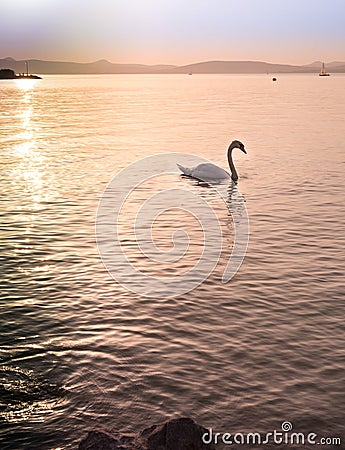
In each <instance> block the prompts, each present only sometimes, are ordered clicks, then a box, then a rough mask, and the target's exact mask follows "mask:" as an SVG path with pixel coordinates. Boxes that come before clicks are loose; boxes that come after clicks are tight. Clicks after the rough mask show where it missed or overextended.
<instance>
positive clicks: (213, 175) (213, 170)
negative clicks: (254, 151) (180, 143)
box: [177, 141, 247, 181]
mask: <svg viewBox="0 0 345 450" xmlns="http://www.w3.org/2000/svg"><path fill="white" fill-rule="evenodd" d="M234 148H238V149H240V150H241V151H242V152H243V153H247V152H246V150H245V148H244V145H243V144H242V142H240V141H232V142H231V144H230V146H229V148H228V162H229V167H230V171H231V175H230V174H229V173H228V172H227V171H226V170H224V169H222V168H221V167H218V166H216V165H215V164H212V163H202V164H199V165H197V166H195V167H191V168H188V167H183V166H181V165H180V164H177V167H178V168H179V169H180V170H181V172H183V174H184V175H187V176H188V177H192V178H196V179H198V180H201V181H220V180H226V179H230V178H231V179H232V180H233V181H237V180H238V175H237V172H236V168H235V165H234V162H233V160H232V150H233V149H234Z"/></svg>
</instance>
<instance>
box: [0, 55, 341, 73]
mask: <svg viewBox="0 0 345 450" xmlns="http://www.w3.org/2000/svg"><path fill="white" fill-rule="evenodd" d="M28 63H29V68H30V72H31V73H37V74H93V73H94V74H107V73H108V74H112V73H114V74H116V73H117V74H121V73H122V74H131V73H132V74H135V73H138V74H144V73H147V74H150V73H151V74H158V73H162V74H163V73H165V74H169V73H170V74H173V73H195V74H197V73H317V72H318V71H319V70H320V67H321V62H320V61H315V62H313V63H311V64H307V65H304V66H296V65H289V64H271V63H266V62H262V61H205V62H198V63H195V64H187V65H184V66H174V65H162V64H160V65H150V66H149V65H144V64H116V63H111V62H109V61H107V60H105V59H100V60H99V61H95V62H91V63H76V62H66V61H42V60H39V59H30V60H28ZM1 68H2V69H12V70H14V71H15V72H17V73H20V72H25V60H22V61H16V60H15V59H13V58H10V57H8V58H3V59H0V69H1ZM326 68H327V70H328V71H329V72H331V73H332V72H333V73H334V72H338V73H340V72H345V62H341V61H339V62H331V63H326Z"/></svg>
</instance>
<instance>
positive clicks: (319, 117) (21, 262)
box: [0, 74, 345, 450]
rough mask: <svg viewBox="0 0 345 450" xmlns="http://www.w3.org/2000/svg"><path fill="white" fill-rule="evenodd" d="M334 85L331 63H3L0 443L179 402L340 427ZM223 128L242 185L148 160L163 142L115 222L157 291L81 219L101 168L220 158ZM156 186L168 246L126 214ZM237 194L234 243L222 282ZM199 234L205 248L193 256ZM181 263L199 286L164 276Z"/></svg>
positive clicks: (112, 171)
mask: <svg viewBox="0 0 345 450" xmlns="http://www.w3.org/2000/svg"><path fill="white" fill-rule="evenodd" d="M344 85H345V76H344V75H342V74H339V75H332V76H330V77H325V78H323V77H321V78H320V77H318V76H317V75H310V74H308V75H304V74H301V75H283V74H282V75H278V76H277V81H276V82H273V81H272V76H271V75H193V76H188V75H83V76H74V75H73V76H72V75H70V76H44V79H42V80H16V81H14V80H13V81H12V80H11V81H10V80H8V81H7V80H6V81H5V80H1V81H0V99H1V100H0V110H1V128H0V137H1V141H0V144H1V147H0V150H1V153H0V164H1V192H2V195H1V198H0V203H1V216H2V221H1V234H0V258H1V264H2V270H1V273H2V276H1V297H2V299H1V304H2V306H1V313H0V318H1V338H0V339H1V354H0V355H1V366H0V392H1V400H0V420H1V429H0V443H1V445H0V446H1V449H2V450H6V449H15V450H19V449H38V448H39V449H42V450H46V449H47V450H48V449H49V450H51V449H55V450H58V449H59V450H62V449H63V450H65V449H72V448H76V446H77V443H78V441H80V439H81V438H82V437H84V436H85V434H86V431H87V430H89V429H94V428H97V427H98V426H103V427H104V426H105V427H108V428H113V429H114V430H118V431H123V432H133V431H137V430H138V429H142V428H144V427H146V426H149V425H151V424H153V423H158V422H161V421H163V420H166V419H169V418H172V417H180V416H190V417H192V418H193V419H194V420H196V421H197V422H198V423H200V424H202V425H204V426H205V427H212V428H213V429H214V430H216V431H217V432H222V433H224V432H230V433H233V432H262V433H266V432H270V431H272V430H274V429H277V430H281V424H282V422H284V421H289V422H291V423H292V424H293V430H294V431H297V432H298V431H301V432H307V431H311V432H314V433H317V434H318V435H319V436H333V437H337V436H342V430H343V424H344V421H345V418H344V410H345V408H344V400H345V398H344V345H345V341H344V309H343V308H344V306H343V305H344V292H345V288H344V269H345V267H344V266H345V226H344V225H345V223H344V222H345V195H344V192H345V178H344V173H345V152H344V141H345V132H344V106H345V89H344V87H345V86H344ZM234 139H239V140H240V141H241V142H243V143H244V144H245V147H246V149H247V152H248V154H247V155H244V154H243V153H241V152H240V151H239V150H234V152H233V157H234V160H235V164H236V167H237V171H238V173H239V181H238V184H237V185H234V184H232V183H228V184H227V185H224V184H222V185H221V186H220V187H217V188H214V187H212V186H208V185H205V183H198V182H196V181H195V180H191V179H188V178H185V177H182V176H180V172H179V171H178V169H177V167H176V170H175V172H174V171H170V172H169V173H163V172H164V168H165V166H166V163H165V162H164V161H165V160H163V159H162V158H163V156H162V157H161V158H160V157H159V156H156V157H155V158H154V159H153V160H152V161H153V162H152V164H151V163H150V164H148V165H146V166H145V167H144V169H143V170H141V169H140V167H143V166H139V170H137V171H136V172H135V174H134V178H133V180H130V181H131V183H132V184H133V186H134V185H136V184H135V183H137V182H139V181H140V185H138V186H136V188H135V189H134V191H133V192H131V195H130V196H129V197H127V199H126V203H125V204H124V205H123V208H122V210H121V215H120V217H119V220H118V222H117V225H118V230H119V235H120V239H121V243H122V245H123V251H124V252H125V253H126V255H127V258H128V260H127V262H126V264H127V263H128V264H129V262H130V263H131V264H132V265H133V266H134V267H136V270H137V272H136V274H137V273H139V272H140V273H141V274H144V279H147V278H145V277H153V278H152V279H153V281H152V283H151V282H150V286H151V287H152V291H150V295H142V293H141V292H140V289H141V287H142V285H143V284H142V283H143V281H142V276H141V277H138V278H137V276H136V275H133V276H132V277H131V278H128V279H127V280H125V282H123V279H122V282H121V284H120V283H118V282H117V281H116V280H115V279H114V278H113V277H112V276H111V273H109V271H108V270H109V267H108V268H107V267H105V266H104V265H103V263H102V258H101V257H100V254H99V251H98V248H97V242H96V236H95V223H96V218H97V217H98V216H97V211H99V210H98V205H99V203H100V201H101V198H102V195H103V193H104V191H105V189H106V188H107V186H108V188H109V186H110V185H109V183H110V182H111V181H112V180H115V181H113V185H112V188H113V190H112V191H109V192H110V197H111V199H113V200H114V199H117V198H119V196H120V194H121V192H122V191H121V189H123V187H124V186H125V184H121V183H119V184H118V183H117V180H118V178H116V177H117V176H118V174H119V173H120V171H121V170H122V169H125V168H127V167H128V166H129V165H132V164H133V163H136V162H137V161H139V160H142V159H143V158H147V157H151V156H154V155H159V154H162V153H164V154H166V153H173V154H174V155H172V156H171V157H172V159H171V158H170V160H169V164H170V163H172V167H174V165H175V159H176V163H179V162H181V161H182V160H184V158H187V159H188V158H190V161H191V163H193V156H187V157H186V156H185V155H186V154H187V155H196V158H197V157H200V158H205V159H207V160H210V161H212V162H214V163H215V164H217V165H219V166H221V167H223V168H225V169H227V158H226V151H227V148H228V146H229V143H230V142H231V141H232V140H234ZM179 154H181V158H180V159H179ZM164 157H165V158H166V156H164ZM168 157H169V155H168ZM143 161H148V160H147V159H144V160H143ZM149 161H151V160H149ZM143 164H144V163H143ZM130 167H132V166H130ZM169 167H170V166H169ZM160 171H162V174H161V176H159V175H158V176H155V177H153V178H150V177H151V172H152V173H154V172H158V174H159V173H160ZM126 179H127V178H126ZM138 180H139V181H138ZM229 185H230V187H229ZM174 190H178V192H179V194H178V196H177V194H176V195H175V193H176V192H177V191H174ZM166 192H168V193H169V195H168V196H164V195H162V196H160V195H161V194H162V193H163V194H164V193H166ZM181 192H182V197H180V194H181ZM183 192H185V193H186V196H187V197H186V198H188V199H190V200H188V201H187V200H186V204H184V201H183ZM156 194H160V195H158V196H157V197H154V202H153V206H151V209H150V213H152V218H153V219H152V220H153V224H152V229H151V228H150V226H148V225H145V226H144V225H142V227H141V228H140V230H144V231H145V230H146V231H148V233H149V234H150V233H151V231H152V238H153V240H154V242H155V245H156V247H157V248H156V250H157V252H158V253H159V254H160V255H162V254H163V256H164V255H167V259H166V260H162V261H159V262H157V261H150V260H149V258H146V257H145V254H143V252H142V251H141V249H140V247H138V242H137V234H136V233H137V232H138V231H137V232H136V231H135V230H134V228H133V224H134V223H135V220H136V217H137V214H138V213H139V212H140V207H141V206H142V205H143V204H144V203H145V202H146V201H147V200H148V199H150V198H152V197H153V196H154V195H156ZM223 194H224V198H222V195H223ZM112 195H113V197H112ZM103 198H104V197H103ZM224 199H225V200H224ZM170 202H172V203H171V204H170ZM194 204H195V205H196V206H195V211H196V212H195V211H194V214H193V212H188V208H190V207H191V206H192V205H194ZM169 205H170V206H171V208H170V209H169ZM186 205H187V206H186ZM198 205H199V206H198ZM112 208H113V206H112V204H111V205H110V206H109V210H108V212H109V213H110V216H109V217H110V223H111V224H113V225H112V226H114V224H115V220H114V217H113V216H111V214H112V213H113V209H112ZM203 208H205V209H207V211H209V210H211V211H213V213H214V215H215V217H216V218H217V220H216V221H217V223H218V224H219V229H220V231H221V235H218V234H217V233H216V231H215V228H214V224H213V222H212V221H211V219H208V217H209V216H208V215H207V214H204V213H203V212H201V211H202V210H203ZM236 211H237V213H238V216H237V217H239V218H240V219H239V220H240V221H241V220H243V218H244V217H245V216H247V217H248V220H249V227H250V228H249V229H250V232H249V242H248V248H247V251H246V253H245V254H244V255H243V256H244V260H243V263H242V265H240V263H239V265H240V267H239V268H238V271H237V273H236V274H235V275H234V276H233V277H232V278H231V279H230V281H228V282H227V283H223V282H222V276H223V274H224V271H225V270H226V266H227V264H228V261H229V258H230V255H231V251H232V248H233V244H234V238H235V229H236V220H237V219H236ZM160 212H162V213H161V214H160ZM144 213H145V211H144ZM153 213H154V214H153ZM144 218H145V214H144ZM146 231H145V232H146ZM174 232H178V233H181V232H182V233H184V232H185V233H187V234H188V237H189V246H188V245H187V247H186V248H184V247H183V248H184V250H183V249H182V250H183V251H182V253H181V254H179V255H178V257H175V258H172V259H171V260H169V252H171V251H174V243H178V242H177V241H178V236H180V237H183V238H184V237H185V234H183V235H181V234H180V235H179V234H175V235H174ZM206 232H207V233H208V234H207V237H206V239H205V233H206ZM145 236H146V237H145ZM147 236H148V235H147V234H145V235H144V237H143V243H144V244H145V245H146V238H147ZM219 236H221V238H220V239H219ZM107 239H108V238H107ZM175 241H176V242H175ZM205 242H206V245H207V249H208V250H207V251H208V253H207V255H208V256H207V258H208V260H209V261H215V264H214V268H213V269H212V268H208V269H207V270H206V272H205V273H202V271H199V269H195V265H196V261H197V260H198V259H199V258H201V257H202V255H203V248H204V244H205ZM184 251H185V253H184ZM105 252H106V250H105ZM115 253H116V252H115ZM101 255H102V251H101ZM181 255H182V256H181ZM102 256H104V254H103V255H102ZM115 256H117V255H115ZM175 256H176V255H175ZM180 256H181V257H180ZM163 259H164V258H163ZM128 261H129V262H128ZM107 269H108V270H107ZM112 269H113V275H114V277H115V278H116V277H117V276H118V274H119V273H120V272H121V271H122V270H123V269H124V267H123V264H122V263H121V261H120V262H119V261H117V262H116V264H114V266H113V267H112ZM189 271H192V272H190V273H191V274H192V276H191V277H190V278H189V279H188V280H189V281H188V283H189V282H190V283H192V284H193V283H195V286H194V285H193V286H192V285H191V290H188V289H187V291H186V292H182V291H183V289H182V291H181V292H179V291H176V292H177V295H175V296H173V294H174V293H175V291H174V289H175V287H176V288H177V287H178V288H179V287H184V286H187V285H186V284H185V281H184V280H185V278H184V276H185V274H186V273H187V274H188V273H189ZM110 272H111V270H110ZM121 273H122V272H121ZM203 278H205V279H204V281H203V282H202V283H201V284H199V282H201V281H202V279H203ZM157 280H160V282H162V280H163V284H164V283H166V282H167V281H166V280H171V281H172V284H171V286H170V287H169V289H165V290H164V292H163V291H162V290H159V289H158V288H157V289H155V288H156V283H157V286H158V281H157ZM127 281H128V283H127ZM188 286H189V285H188ZM170 294H171V295H170ZM343 439H344V437H343ZM343 442H344V440H343ZM241 448H245V447H244V446H241ZM251 448H253V447H251ZM296 448H297V447H296ZM298 448H300V447H298ZM304 448H307V447H304ZM327 448H333V447H332V446H327ZM334 448H340V446H338V447H336V446H334Z"/></svg>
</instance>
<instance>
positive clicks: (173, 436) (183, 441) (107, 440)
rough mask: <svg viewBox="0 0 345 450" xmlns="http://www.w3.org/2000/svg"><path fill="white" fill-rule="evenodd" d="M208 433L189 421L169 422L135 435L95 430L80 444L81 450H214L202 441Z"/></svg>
mask: <svg viewBox="0 0 345 450" xmlns="http://www.w3.org/2000/svg"><path fill="white" fill-rule="evenodd" d="M206 432H207V430H206V429H205V428H203V427H202V426H200V425H198V424H196V423H195V422H194V421H193V420H192V419H189V418H181V419H173V420H169V421H168V422H164V423H162V424H160V425H153V426H151V427H149V428H146V429H145V430H143V431H141V432H139V433H137V434H133V435H123V434H120V433H117V432H113V431H107V430H94V431H89V433H88V435H87V437H86V438H84V439H83V440H82V441H81V442H80V444H79V450H214V449H215V447H214V446H213V445H211V444H204V443H203V441H202V435H203V434H204V433H206Z"/></svg>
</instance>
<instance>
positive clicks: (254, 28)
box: [0, 0, 345, 65]
mask: <svg viewBox="0 0 345 450" xmlns="http://www.w3.org/2000/svg"><path fill="white" fill-rule="evenodd" d="M7 56H11V57H13V58H15V59H45V60H60V61H77V62H91V61H96V60H99V59H107V60H109V61H111V62H114V63H141V64H177V65H183V64H188V63H194V62H199V61H208V60H257V61H266V62H273V63H287V64H308V63H311V62H313V61H316V60H321V61H326V62H330V61H344V60H345V0H0V58H3V57H7Z"/></svg>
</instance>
